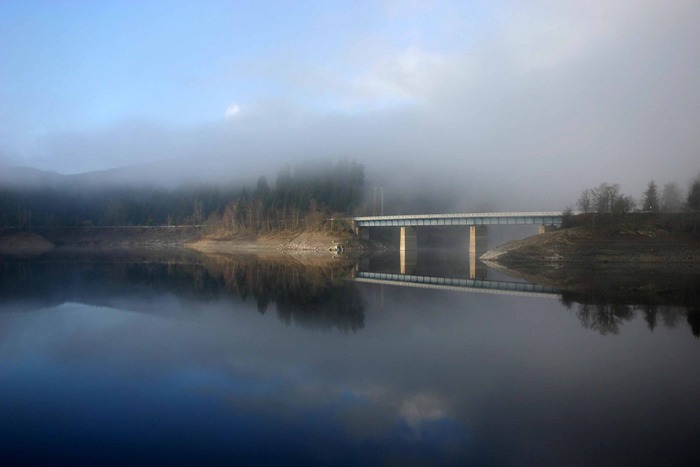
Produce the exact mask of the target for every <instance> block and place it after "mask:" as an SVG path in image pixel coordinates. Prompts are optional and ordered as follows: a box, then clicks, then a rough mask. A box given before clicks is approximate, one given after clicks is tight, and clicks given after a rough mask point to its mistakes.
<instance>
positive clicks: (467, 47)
mask: <svg viewBox="0 0 700 467" xmlns="http://www.w3.org/2000/svg"><path fill="white" fill-rule="evenodd" d="M698 22H700V5H698V4H697V2H693V1H690V0H688V1H684V0H679V1H674V2H670V3H669V2H658V1H652V0H620V1H616V2H608V1H602V0H601V1H591V2H588V1H586V2H584V1H573V0H572V1H553V0H552V1H547V0H541V1H528V2H524V1H508V0H502V1H476V0H475V1H448V0H445V1H440V0H435V1H428V0H425V1H420V0H376V1H348V2H332V1H315V2H313V1H308V2H298V1H294V2H291V1H290V2H286V1H275V2H272V1H271V2H260V1H255V2H245V1H197V2H191V1H188V2H176V1H121V2H112V1H30V0H29V1H19V0H17V1H15V0H5V1H2V2H0V163H2V162H5V163H9V164H12V165H27V166H33V167H37V168H43V169H47V170H54V171H58V172H61V173H76V172H83V171H91V170H100V169H105V168H113V167H120V166H130V165H135V164H142V163H148V162H153V161H160V160H164V159H169V158H177V159H178V160H186V159H189V160H195V161H202V160H203V159H202V158H205V159H206V158H210V159H215V160H219V161H221V160H226V161H228V162H230V164H232V165H236V166H245V167H246V170H251V171H255V170H257V169H256V167H254V165H252V164H251V163H250V161H251V160H257V161H262V162H264V163H265V164H274V165H275V166H279V164H281V163H282V162H286V161H290V160H292V161H293V160H296V159H297V158H299V157H321V156H323V157H325V156H327V157H337V156H350V157H356V158H358V159H360V160H361V161H363V162H365V163H369V164H376V165H377V167H378V169H382V168H384V169H386V168H387V167H394V166H395V165H396V163H397V161H403V162H404V163H405V162H406V161H408V163H406V164H405V166H406V168H407V170H408V169H409V168H411V167H414V168H415V169H416V170H419V171H420V170H421V169H422V168H423V165H424V164H425V161H426V160H429V162H430V164H429V165H428V168H429V169H430V170H431V171H438V172H439V170H438V169H440V170H442V171H443V172H444V173H454V172H455V168H458V167H460V166H463V165H464V164H466V163H468V164H470V166H471V167H472V170H474V168H478V169H479V170H478V173H479V174H480V175H481V176H483V177H486V176H492V175H494V174H495V173H502V172H503V169H504V168H508V169H509V170H510V169H512V170H514V171H515V170H518V171H520V172H519V173H520V177H516V176H515V175H512V177H511V179H508V180H507V181H508V182H509V183H518V180H519V179H522V178H523V176H525V177H534V176H535V175H536V174H537V173H538V172H537V171H540V172H541V171H542V170H544V168H547V170H553V169H552V167H555V166H559V167H560V173H564V174H570V173H576V174H578V175H579V176H580V177H581V181H580V182H578V184H580V185H581V186H582V187H585V186H588V185H590V184H597V183H599V182H601V181H603V180H608V181H611V182H614V181H620V182H621V183H623V186H624V184H629V185H630V186H634V188H635V189H637V188H639V189H641V185H643V184H645V182H644V180H646V179H648V173H640V174H638V175H632V174H630V173H629V170H627V168H628V161H629V160H630V158H633V159H634V160H636V161H640V163H641V166H643V167H649V171H650V172H652V173H656V174H658V175H657V177H659V178H661V180H659V182H660V183H664V182H665V181H671V180H677V181H679V182H681V183H685V180H684V179H683V178H682V177H686V178H687V176H688V173H697V171H698V169H699V168H698V167H696V165H697V164H695V162H696V160H697V155H698V146H699V145H700V137H698V136H695V134H697V131H695V129H696V127H697V124H696V122H697V120H698V118H700V102H698V99H697V96H698V95H700V90H699V89H698V82H699V80H700V53H699V51H698V50H697V46H696V44H698V43H700V33H698V32H697V30H698V29H699V28H697V27H696V25H697V24H698ZM669 159H671V160H673V161H674V162H675V163H674V164H668V162H667V161H668V160H669ZM592 160H595V161H597V162H598V163H596V164H591V161H592ZM246 164H247V165H246ZM200 165H201V164H200ZM514 173H515V172H514ZM558 173H559V172H558ZM561 183H562V187H566V186H569V185H570V181H562V182H561ZM637 185H640V186H639V187H638V186H637Z"/></svg>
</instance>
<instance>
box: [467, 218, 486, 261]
mask: <svg viewBox="0 0 700 467" xmlns="http://www.w3.org/2000/svg"><path fill="white" fill-rule="evenodd" d="M487 249H488V243H487V237H486V226H485V225H471V226H469V254H470V255H473V254H476V253H485V252H486V250H487Z"/></svg>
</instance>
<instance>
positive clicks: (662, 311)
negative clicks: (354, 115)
mask: <svg viewBox="0 0 700 467" xmlns="http://www.w3.org/2000/svg"><path fill="white" fill-rule="evenodd" d="M440 258H442V259H440ZM392 261H395V260H394V259H391V258H389V259H387V258H373V259H372V260H371V261H368V262H364V263H360V264H357V265H356V264H354V263H350V262H344V261H342V260H334V261H332V262H327V261H321V260H316V259H310V260H305V263H306V264H301V263H300V262H299V261H297V260H294V259H285V260H279V259H276V260H274V261H270V260H263V259H260V258H256V257H204V256H200V255H196V254H193V253H187V252H182V251H174V252H163V253H160V254H158V255H154V254H152V253H148V254H146V253H139V252H129V253H128V254H127V253H124V254H122V255H116V256H115V255H114V254H113V253H111V254H109V255H99V254H91V255H85V254H76V253H75V252H70V253H61V252H54V253H51V254H50V255H48V256H42V257H39V258H34V259H17V258H4V259H2V262H0V274H1V276H0V413H2V416H3V424H2V425H1V426H2V428H0V457H1V458H2V461H3V465H10V464H12V463H13V462H14V463H25V464H26V463H52V464H66V463H83V464H84V463H92V464H96V463H99V464H102V465H105V464H115V465H117V464H118V465H124V464H129V465H139V464H140V465H152V464H154V463H163V462H166V463H169V464H173V465H195V464H198V465H216V464H222V465H223V464H225V465H231V464H232V463H233V462H248V463H255V464H300V465H301V464H303V465H313V464H322V465H323V464H325V465H328V464H331V465H358V464H362V465H377V464H380V465H381V464H392V463H394V464H400V465H425V464H437V465H450V464H453V465H464V464H470V463H471V464H475V465H543V464H544V465H546V464H550V465H620V464H649V465H658V464H663V465H671V464H681V463H683V462H685V461H691V460H695V459H697V458H698V455H700V445H699V444H698V443H697V434H696V427H697V426H698V423H699V422H700V404H697V394H698V393H699V392H700V358H699V357H700V340H699V339H698V338H697V337H696V336H697V334H698V327H697V309H696V308H694V307H693V306H694V304H696V303H697V301H695V300H694V297H696V296H697V295H695V294H697V291H698V288H697V285H698V281H697V278H696V277H695V276H692V275H685V276H684V277H685V279H686V281H687V282H686V283H685V284H684V288H683V289H682V291H681V292H679V291H678V290H675V291H673V293H660V294H655V295H654V297H653V299H652V298H649V297H648V296H647V297H642V298H643V300H642V298H640V297H641V296H637V297H632V301H629V302H625V300H624V299H623V297H621V296H620V295H619V294H614V293H612V294H611V293H610V292H609V291H605V290H601V289H600V288H598V289H596V290H589V291H581V290H574V291H571V290H569V291H564V292H563V295H559V294H557V295H553V296H552V297H541V296H520V295H499V294H492V293H477V292H474V291H468V290H466V289H465V290H458V289H453V290H433V289H425V288H411V287H398V286H391V285H379V284H367V283H357V282H353V281H352V280H351V279H352V277H354V276H355V275H356V274H357V271H358V269H363V268H369V269H365V270H367V271H375V272H400V271H398V270H397V269H400V267H401V265H400V264H399V263H398V262H396V261H395V262H394V263H392ZM422 261H423V263H416V264H415V265H413V266H414V268H415V269H414V270H413V271H412V272H413V273H414V274H415V275H421V274H425V275H430V276H431V277H447V278H461V277H468V275H469V267H468V258H467V259H464V258H459V257H455V256H454V254H452V255H449V254H448V255H442V256H440V255H438V256H435V257H433V259H432V260H429V261H426V260H425V256H423V260H422ZM309 263H310V264H309ZM465 264H466V266H465ZM480 267H481V266H480ZM488 274H489V275H490V276H488V277H486V279H489V280H511V281H513V280H514V279H512V278H508V277H505V276H503V275H502V274H498V273H495V272H493V271H491V270H489V272H488ZM683 294H685V295H683ZM659 297H661V298H659ZM664 297H665V298H664ZM635 299H636V301H635ZM640 300H642V301H645V303H641V302H640ZM664 300H665V301H664Z"/></svg>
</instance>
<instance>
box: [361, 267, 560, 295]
mask: <svg viewBox="0 0 700 467" xmlns="http://www.w3.org/2000/svg"><path fill="white" fill-rule="evenodd" d="M353 280H354V281H355V282H363V283H368V284H381V285H396V286H403V287H414V288H421V289H436V290H450V291H454V292H478V293H488V294H497V295H514V296H520V297H533V298H555V299H556V298H559V296H560V291H559V289H556V288H554V287H549V286H546V285H539V284H530V283H527V282H515V281H512V282H511V281H491V280H478V279H457V278H449V277H432V276H417V275H410V274H391V273H383V272H363V271H359V272H358V273H357V275H356V276H355V278H354V279H353Z"/></svg>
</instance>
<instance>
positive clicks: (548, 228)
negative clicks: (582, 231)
mask: <svg viewBox="0 0 700 467" xmlns="http://www.w3.org/2000/svg"><path fill="white" fill-rule="evenodd" d="M553 230H557V226H556V225H540V226H539V228H538V230H537V233H538V234H543V233H545V232H552V231H553Z"/></svg>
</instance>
